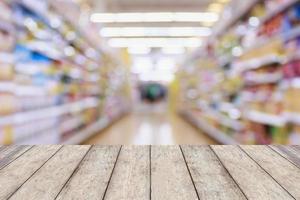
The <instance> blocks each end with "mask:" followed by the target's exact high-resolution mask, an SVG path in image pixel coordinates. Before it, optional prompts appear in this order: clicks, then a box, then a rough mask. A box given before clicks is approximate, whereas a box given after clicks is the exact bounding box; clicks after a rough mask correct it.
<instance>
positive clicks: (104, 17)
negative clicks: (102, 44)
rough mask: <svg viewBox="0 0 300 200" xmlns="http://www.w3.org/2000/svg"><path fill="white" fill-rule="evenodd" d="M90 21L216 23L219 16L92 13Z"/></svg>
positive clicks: (204, 13)
mask: <svg viewBox="0 0 300 200" xmlns="http://www.w3.org/2000/svg"><path fill="white" fill-rule="evenodd" d="M90 20H91V21H92V22H94V23H141V22H216V21H218V20H219V15H218V14H217V13H213V12H157V13H154V12H151V13H133V12H131V13H94V14H92V15H91V17H90Z"/></svg>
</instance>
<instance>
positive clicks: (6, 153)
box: [0, 146, 31, 170]
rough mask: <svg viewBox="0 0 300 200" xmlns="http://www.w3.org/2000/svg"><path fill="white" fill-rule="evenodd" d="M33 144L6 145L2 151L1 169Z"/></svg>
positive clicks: (0, 157) (0, 155)
mask: <svg viewBox="0 0 300 200" xmlns="http://www.w3.org/2000/svg"><path fill="white" fill-rule="evenodd" d="M30 148H31V146H6V147H5V149H4V150H3V151H1V152H0V170H1V169H3V168H4V167H5V166H7V165H8V164H9V163H11V162H12V161H14V160H15V159H16V158H18V157H19V156H21V155H22V154H23V153H25V152H26V151H28V150H29V149H30Z"/></svg>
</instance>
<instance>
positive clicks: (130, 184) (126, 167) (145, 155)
mask: <svg viewBox="0 0 300 200" xmlns="http://www.w3.org/2000/svg"><path fill="white" fill-rule="evenodd" d="M105 199H109V200H118V199H123V200H131V199H150V147H149V146H128V147H123V148H122V151H121V153H120V156H119V158H118V161H117V164H116V167H115V170H114V173H113V176H112V179H111V181H110V183H109V186H108V189H107V192H106V195H105Z"/></svg>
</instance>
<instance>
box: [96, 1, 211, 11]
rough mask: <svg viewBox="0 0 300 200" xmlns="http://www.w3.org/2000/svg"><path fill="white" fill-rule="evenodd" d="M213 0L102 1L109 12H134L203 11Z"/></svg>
mask: <svg viewBox="0 0 300 200" xmlns="http://www.w3.org/2000/svg"><path fill="white" fill-rule="evenodd" d="M211 2H212V0H150V1H149V0H101V1H99V0H98V1H97V0H96V3H97V4H98V5H99V4H102V5H100V7H104V8H105V10H106V11H107V12H134V11H139V12H140V11H156V12H157V11H174V12H175V11H203V10H205V9H206V8H207V7H208V5H209V4H210V3H211Z"/></svg>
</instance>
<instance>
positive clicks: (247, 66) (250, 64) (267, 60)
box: [233, 55, 283, 72]
mask: <svg viewBox="0 0 300 200" xmlns="http://www.w3.org/2000/svg"><path fill="white" fill-rule="evenodd" d="M282 61H283V59H282V58H281V57H280V56H279V55H267V56H263V57H260V58H255V59H250V60H247V61H239V62H236V63H235V64H234V66H233V67H234V69H235V70H237V71H241V72H243V71H247V70H253V69H258V68H260V67H263V66H266V65H269V64H276V63H282Z"/></svg>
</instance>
